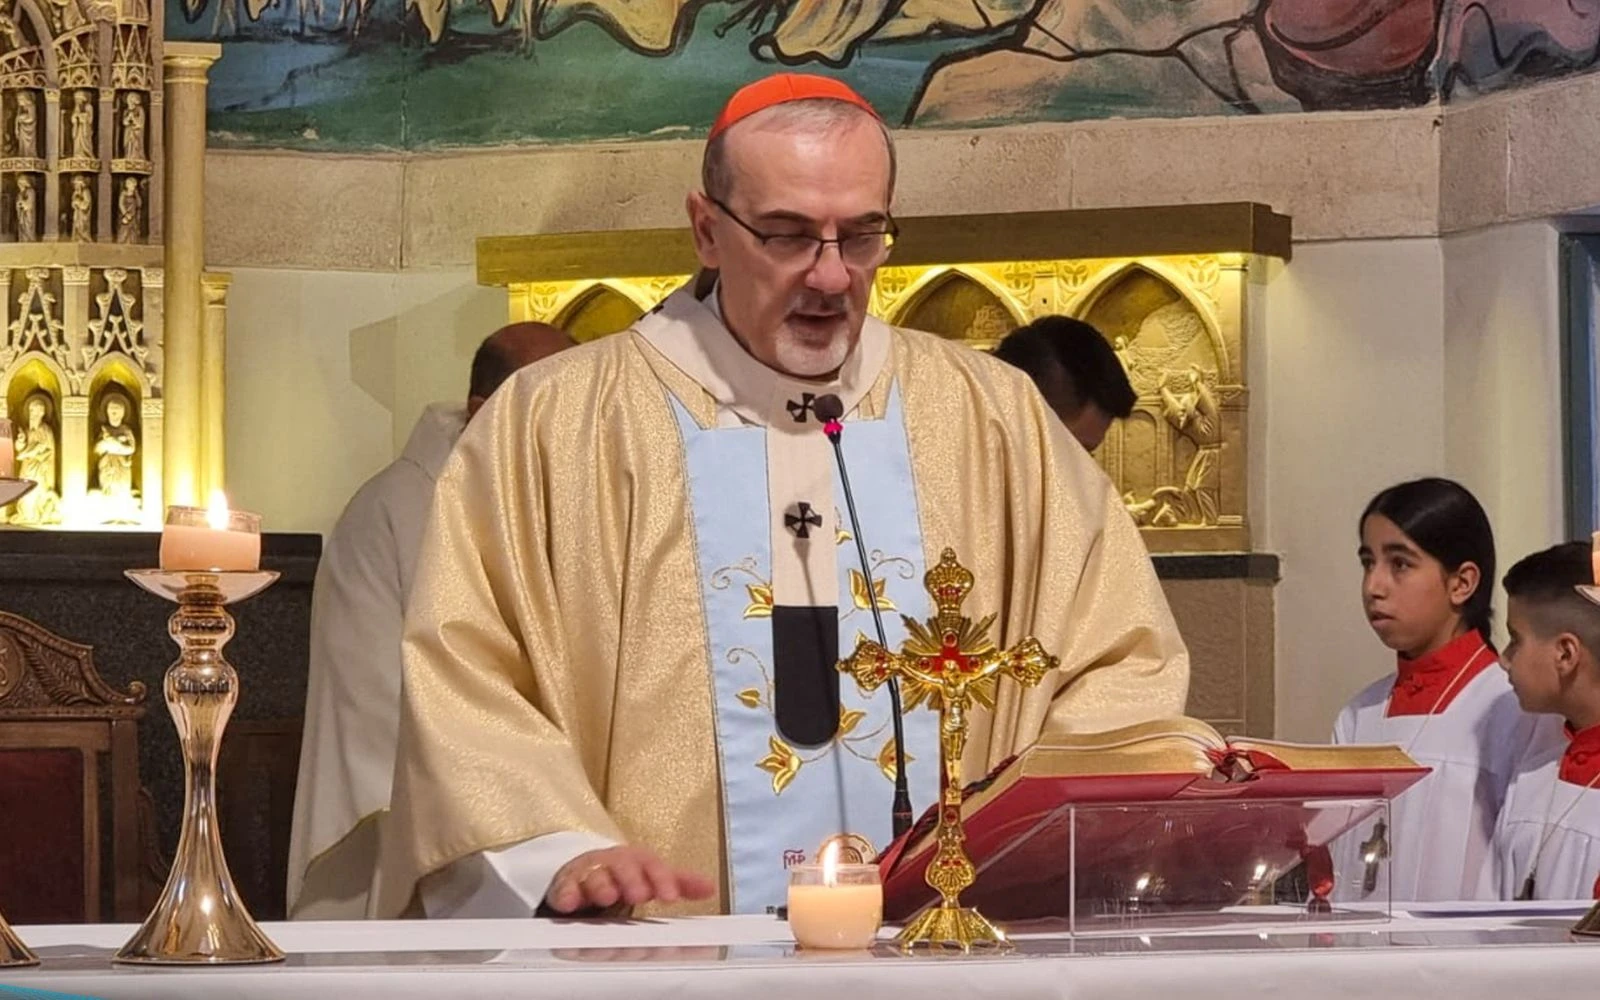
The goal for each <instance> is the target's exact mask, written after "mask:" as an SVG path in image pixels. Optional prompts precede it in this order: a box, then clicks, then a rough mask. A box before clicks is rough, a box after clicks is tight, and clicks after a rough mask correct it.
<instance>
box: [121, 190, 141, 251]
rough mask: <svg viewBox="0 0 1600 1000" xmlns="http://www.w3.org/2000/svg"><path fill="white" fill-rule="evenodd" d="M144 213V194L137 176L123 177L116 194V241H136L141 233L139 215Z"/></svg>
mask: <svg viewBox="0 0 1600 1000" xmlns="http://www.w3.org/2000/svg"><path fill="white" fill-rule="evenodd" d="M143 214H144V195H143V194H141V193H140V192H139V179H138V178H137V177H124V178H123V179H122V191H121V193H120V194H118V195H117V242H118V243H137V242H139V238H140V236H142V235H143V232H142V229H143V227H142V226H141V224H140V216H142V215H143Z"/></svg>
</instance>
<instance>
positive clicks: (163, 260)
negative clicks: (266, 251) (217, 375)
mask: <svg viewBox="0 0 1600 1000" xmlns="http://www.w3.org/2000/svg"><path fill="white" fill-rule="evenodd" d="M163 11H164V7H163V6H162V4H160V3H159V2H153V0H0V417H6V416H9V417H10V418H11V420H12V423H13V424H14V425H16V426H17V427H18V428H19V431H20V432H21V433H22V435H23V436H24V437H25V438H26V439H27V440H28V441H29V442H32V443H33V444H34V445H35V447H34V453H35V454H36V455H44V454H45V452H46V451H48V452H49V454H48V456H47V460H48V461H49V462H50V463H53V464H52V466H51V467H50V468H49V469H44V468H43V467H42V466H37V465H36V469H37V470H38V471H40V472H41V473H45V474H46V475H47V478H48V480H49V484H48V486H46V485H44V482H43V480H41V486H40V487H39V488H37V489H35V491H34V493H33V494H32V495H31V496H30V498H29V502H28V503H27V504H19V505H17V506H16V507H15V508H13V509H12V510H11V511H10V512H9V513H4V512H0V521H4V520H6V518H8V517H9V519H10V523H13V524H21V525H27V526H30V527H100V526H107V525H130V526H135V525H142V526H145V527H150V526H155V525H159V524H160V521H161V512H162V510H163V506H164V501H165V498H164V495H163V494H164V492H166V491H165V490H164V483H166V484H167V485H170V481H171V478H172V475H173V471H174V470H173V469H172V468H171V467H170V466H171V465H172V464H173V463H172V454H171V453H172V452H173V450H174V449H172V448H171V447H169V445H170V444H171V443H170V442H168V441H166V439H165V435H164V433H163V432H164V429H165V425H166V424H167V422H168V418H169V416H170V415H171V414H172V413H174V412H177V411H182V412H183V413H184V414H185V416H186V418H188V419H189V420H190V422H191V423H193V422H194V421H193V418H192V416H191V415H192V414H193V413H195V412H196V411H197V410H198V408H199V407H200V401H199V399H198V384H199V379H198V377H192V378H189V377H186V378H185V379H184V380H183V382H184V385H183V386H181V387H180V386H175V385H173V384H172V382H173V378H172V372H171V371H170V370H169V368H170V366H169V356H170V355H172V354H173V345H174V344H175V343H179V342H182V343H183V345H184V348H185V349H186V350H187V351H188V353H187V354H186V355H185V357H186V358H193V357H198V356H199V355H200V354H201V353H202V351H201V344H200V341H201V337H202V332H201V330H200V328H199V327H200V325H201V324H200V316H201V310H202V307H201V304H200V296H201V289H200V275H199V274H198V272H197V271H196V273H193V274H190V273H189V272H190V271H191V270H196V268H198V266H199V265H198V261H199V260H200V258H199V257H198V256H197V255H196V254H194V253H190V254H188V255H187V257H184V258H183V259H184V260H185V261H187V260H190V259H192V260H193V261H195V262H196V263H195V265H194V266H193V267H186V268H184V269H180V270H179V271H177V272H174V270H173V268H172V267H171V266H169V265H168V263H167V258H168V255H169V247H168V246H167V243H168V239H167V237H168V236H169V235H170V236H171V237H172V238H173V239H175V240H178V241H179V242H181V243H183V244H184V246H185V247H188V246H189V245H191V244H194V243H195V242H196V240H197V239H198V237H199V233H198V228H197V227H195V226H192V225H191V226H182V225H174V224H172V222H173V220H174V219H179V220H180V221H181V216H180V215H177V214H174V213H169V212H168V210H167V209H168V206H166V205H164V204H163V197H162V191H163V178H164V174H165V173H166V171H167V170H168V169H171V168H172V165H171V164H170V163H169V162H168V161H169V160H170V159H171V157H170V156H169V154H170V153H171V149H170V148H169V147H171V146H174V145H187V146H193V145H194V144H195V143H198V144H199V148H201V149H202V150H203V144H204V127H205V126H204V112H203V103H202V104H201V105H200V109H201V110H200V114H199V116H198V118H196V116H195V115H194V114H193V113H190V114H188V115H186V116H185V118H184V120H182V121H179V120H177V119H175V118H174V119H172V120H168V119H169V118H170V117H171V110H172V109H171V106H170V105H171V102H170V101H168V100H167V99H166V95H164V94H163V87H164V86H168V85H170V84H171V83H172V82H173V80H174V79H183V80H184V81H185V82H190V81H192V76H193V74H192V70H191V71H190V72H189V75H188V76H186V77H185V76H182V75H181V74H180V76H178V77H173V78H172V79H168V77H169V76H170V75H171V74H170V73H169V72H168V68H167V67H166V66H165V65H164V64H165V63H173V64H174V65H177V66H180V67H183V68H184V69H188V68H189V66H190V64H194V63H197V62H198V63H199V64H200V65H202V66H203V65H205V64H208V63H209V62H210V60H211V59H214V58H215V54H214V52H213V51H212V50H213V49H214V48H215V47H214V46H201V47H199V48H198V49H196V47H194V46H183V45H177V44H174V45H167V44H165V43H164V42H163V40H162V24H163ZM191 50H193V51H191ZM203 89H204V72H203V70H202V71H201V73H200V90H201V94H202V101H203ZM183 96H184V97H185V99H186V100H187V97H188V95H187V94H185V95H183ZM192 103H193V102H192V100H187V104H192ZM186 107H187V105H186ZM194 174H196V171H195V170H194V169H193V168H192V167H189V168H186V169H184V170H178V171H177V172H175V173H174V174H173V179H174V181H176V182H181V183H179V185H178V186H179V188H180V189H181V190H185V191H189V192H192V195H193V198H194V199H196V200H198V198H199V196H200V179H199V177H198V176H191V175H194ZM192 211H193V209H191V208H185V209H183V212H185V213H187V212H192ZM174 298H182V299H183V302H182V303H174V302H173V299H174ZM190 298H192V299H193V306H192V308H188V305H189V301H188V300H189V299H190ZM178 305H183V306H184V307H185V308H183V309H181V310H180V309H178V308H177V306H178ZM180 313H181V315H180ZM175 319H176V326H173V323H172V322H170V321H174V320H175ZM190 344H192V345H193V346H192V347H190V346H188V345H190ZM185 374H186V375H187V369H186V371H185ZM196 375H197V373H196ZM191 383H192V387H191ZM30 400H43V401H44V407H43V408H44V409H45V410H46V411H47V416H46V417H44V418H43V419H38V420H35V419H33V416H32V415H33V413H34V412H37V411H38V410H39V409H40V407H38V406H31V407H30V404H29V401H30ZM218 406H220V402H219V403H218ZM203 416H204V415H202V420H203ZM219 419H220V418H219ZM30 421H31V424H30ZM188 436H192V437H195V438H196V439H198V438H199V437H200V435H198V434H193V433H192V432H191V433H190V435H188ZM46 443H49V444H50V448H49V449H45V448H44V447H43V445H44V444H46ZM192 447H195V446H187V445H186V446H185V447H180V448H178V449H177V452H178V454H179V458H180V461H179V462H178V463H177V464H178V465H179V466H180V468H179V470H178V471H179V472H181V473H183V474H184V475H185V476H186V477H189V478H192V477H193V471H192V468H191V467H197V466H199V465H201V464H203V462H205V461H206V457H205V456H202V455H196V456H192V457H191V456H189V455H187V454H186V453H185V450H186V448H192ZM44 460H46V459H39V460H38V461H44ZM218 464H219V465H220V458H219V459H218ZM102 480H104V481H102ZM187 481H188V480H187V479H186V482H187Z"/></svg>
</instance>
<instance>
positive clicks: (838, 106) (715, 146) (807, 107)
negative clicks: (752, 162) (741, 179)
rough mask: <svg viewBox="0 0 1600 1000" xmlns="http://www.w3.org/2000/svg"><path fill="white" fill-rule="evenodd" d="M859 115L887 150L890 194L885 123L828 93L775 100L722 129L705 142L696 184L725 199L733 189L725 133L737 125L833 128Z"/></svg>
mask: <svg viewBox="0 0 1600 1000" xmlns="http://www.w3.org/2000/svg"><path fill="white" fill-rule="evenodd" d="M863 118H865V119H867V120H868V121H870V122H872V123H873V124H874V125H876V126H878V131H879V132H880V133H882V135H883V144H884V146H885V148H887V149H888V151H889V191H888V194H889V196H890V197H891V198H892V197H893V196H894V179H895V172H896V166H895V155H894V137H893V136H891V135H890V134H889V127H888V126H887V125H885V124H884V123H883V120H882V119H880V118H878V117H877V116H876V115H871V114H868V113H867V111H866V110H865V109H863V108H859V107H857V106H856V105H854V104H849V103H847V102H845V101H836V100H834V99H832V98H828V97H811V98H806V99H804V100H799V101H786V102H785V103H783V104H775V105H773V106H772V107H770V108H766V109H763V110H761V111H758V112H756V113H755V114H754V115H751V116H750V117H749V118H746V119H745V120H744V121H742V122H736V123H734V125H733V126H732V127H730V128H729V129H727V131H724V132H722V133H721V134H719V135H717V136H716V137H715V138H713V139H712V140H711V141H710V142H708V143H706V151H705V156H704V158H703V159H702V160H701V161H700V186H701V187H702V188H703V189H704V190H705V193H706V194H707V195H709V196H710V197H712V198H715V199H717V200H718V201H727V200H728V196H729V195H730V194H732V192H733V163H732V162H731V161H730V160H729V157H728V145H727V140H728V133H729V132H732V131H734V129H736V128H738V127H739V126H740V125H744V124H755V125H756V126H758V127H760V128H764V129H767V130H768V131H773V132H821V133H824V134H825V133H829V132H834V131H837V130H840V129H843V128H846V127H848V126H850V125H855V124H857V123H858V122H860V121H861V120H862V119H863Z"/></svg>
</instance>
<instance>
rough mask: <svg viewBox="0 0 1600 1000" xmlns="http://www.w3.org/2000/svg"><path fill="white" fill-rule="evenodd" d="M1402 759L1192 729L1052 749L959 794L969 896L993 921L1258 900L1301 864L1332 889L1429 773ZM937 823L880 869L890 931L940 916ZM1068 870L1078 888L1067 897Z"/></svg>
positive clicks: (1064, 743) (1066, 740)
mask: <svg viewBox="0 0 1600 1000" xmlns="http://www.w3.org/2000/svg"><path fill="white" fill-rule="evenodd" d="M1428 770H1429V769H1428V768H1426V767H1423V766H1422V765H1420V764H1418V763H1416V762H1415V761H1414V760H1412V759H1411V758H1410V757H1408V756H1407V755H1406V754H1405V753H1404V752H1403V751H1401V750H1400V748H1399V747H1393V746H1323V745H1306V744H1294V743H1281V742H1273V741H1268V740H1254V739H1248V738H1245V737H1234V738H1231V739H1230V738H1227V737H1224V736H1222V735H1221V734H1220V733H1218V732H1217V731H1216V730H1215V729H1213V728H1211V727H1210V726H1208V725H1206V724H1205V723H1203V722H1200V721H1199V720H1196V719H1164V720H1159V721H1156V722H1149V723H1143V724H1140V725H1137V726H1130V727H1128V728H1125V729H1118V730H1112V731H1110V732H1105V733H1093V734H1086V735H1072V736H1052V737H1046V738H1045V739H1044V740H1041V741H1040V742H1039V743H1037V744H1035V745H1034V746H1032V747H1029V748H1028V749H1027V750H1025V751H1023V752H1022V753H1020V754H1018V755H1017V756H1016V757H1013V758H1011V759H1010V760H1008V761H1006V762H1004V763H1003V764H1001V765H1000V767H998V768H996V769H995V771H994V772H993V773H992V774H990V775H989V776H988V777H986V778H984V779H983V780H982V781H979V782H976V783H974V784H973V785H971V786H969V787H968V788H967V789H965V790H964V792H963V795H964V799H963V803H962V817H963V820H964V826H965V830H966V850H967V854H968V856H969V857H970V858H971V859H972V862H973V864H974V866H976V868H977V870H978V881H977V884H976V885H974V886H973V887H972V888H971V889H969V890H967V891H966V892H965V893H963V894H962V897H961V901H962V903H963V905H966V906H974V907H976V908H977V909H979V910H980V911H982V912H983V914H984V915H985V916H988V917H991V918H994V919H997V920H1025V919H1035V918H1043V917H1062V916H1066V915H1067V913H1068V907H1069V904H1070V901H1071V897H1072V896H1073V895H1074V893H1075V894H1076V896H1077V906H1078V912H1079V913H1080V914H1082V913H1084V912H1106V911H1107V910H1108V908H1109V909H1115V908H1117V907H1125V906H1126V905H1127V904H1128V903H1129V902H1130V901H1133V902H1137V903H1139V904H1140V905H1143V906H1146V907H1163V906H1164V907H1170V908H1176V909H1186V910H1194V909H1206V908H1219V907H1223V906H1230V905H1235V904H1237V903H1243V902H1248V901H1251V900H1259V899H1260V896H1261V891H1262V889H1263V888H1264V887H1270V886H1271V884H1272V883H1273V882H1274V881H1276V880H1277V879H1278V878H1279V877H1280V876H1282V875H1284V874H1285V873H1287V872H1289V871H1291V870H1292V869H1293V868H1295V867H1296V866H1298V865H1300V864H1301V863H1302V862H1305V864H1306V868H1307V872H1308V876H1309V881H1310V882H1311V883H1312V885H1313V889H1314V890H1315V889H1316V888H1318V887H1319V885H1320V883H1322V882H1324V881H1326V885H1320V888H1321V889H1322V890H1323V891H1324V892H1325V891H1326V888H1328V887H1331V878H1332V873H1331V871H1330V870H1328V869H1329V868H1330V866H1329V863H1328V860H1327V852H1326V850H1325V847H1326V845H1327V843H1328V842H1329V841H1331V840H1332V839H1333V838H1335V837H1337V836H1338V835H1340V834H1341V833H1344V832H1345V831H1346V830H1349V829H1351V828H1352V827H1354V826H1356V825H1357V824H1359V823H1361V822H1362V821H1363V820H1365V819H1367V818H1368V817H1369V816H1370V815H1371V814H1372V813H1373V812H1374V811H1376V809H1377V808H1378V807H1377V806H1375V805H1372V804H1370V801H1369V803H1368V804H1367V805H1365V806H1361V805H1358V804H1353V803H1351V802H1350V801H1349V800H1378V799H1383V800H1387V799H1393V798H1394V797H1395V796H1397V795H1399V794H1400V793H1401V792H1403V791H1404V790H1405V789H1406V788H1408V787H1410V786H1411V785H1412V784H1414V783H1415V782H1416V781H1418V780H1419V779H1421V778H1422V777H1423V776H1424V775H1426V774H1427V773H1428ZM935 817H936V810H934V809H930V810H928V812H927V813H926V814H925V815H924V816H923V818H922V820H921V821H919V822H918V823H917V824H916V826H914V827H913V828H912V829H911V831H910V832H909V833H907V834H906V835H905V836H904V837H901V838H900V839H898V840H896V841H895V842H894V843H893V844H891V845H890V846H889V848H888V849H887V850H885V851H884V852H883V854H882V855H881V856H880V857H879V867H880V869H881V871H882V873H883V884H884V916H885V918H886V919H888V920H892V921H903V920H906V919H908V918H910V917H911V916H913V915H915V914H916V912H917V911H919V910H921V909H922V908H924V907H925V906H928V905H930V904H932V903H934V902H936V901H937V894H936V893H935V892H934V891H933V890H932V889H930V888H929V887H928V885H927V883H926V882H924V881H923V873H924V872H925V871H926V869H927V866H928V862H929V860H930V859H931V858H932V857H933V854H934V850H935V847H936V844H935V840H934V821H935ZM1074 868H1076V870H1077V873H1078V878H1077V883H1076V885H1075V886H1074V884H1073V882H1072V872H1073V870H1074Z"/></svg>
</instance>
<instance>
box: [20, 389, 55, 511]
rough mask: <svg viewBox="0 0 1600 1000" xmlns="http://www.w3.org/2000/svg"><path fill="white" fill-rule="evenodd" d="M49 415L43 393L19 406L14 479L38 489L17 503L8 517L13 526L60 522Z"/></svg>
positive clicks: (53, 447) (33, 395)
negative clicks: (23, 481)
mask: <svg viewBox="0 0 1600 1000" xmlns="http://www.w3.org/2000/svg"><path fill="white" fill-rule="evenodd" d="M50 411H51V405H50V397H49V396H48V395H47V394H45V393H43V392H35V393H33V394H32V395H30V396H29V397H28V398H27V399H26V400H25V401H24V402H23V404H22V423H21V426H20V427H18V428H17V438H16V440H15V441H13V442H12V444H14V445H15V446H16V452H17V475H18V477H20V478H22V479H31V480H33V481H34V482H35V483H38V484H39V485H37V486H35V487H34V488H33V491H32V492H31V493H29V494H28V495H27V496H25V497H23V498H22V499H21V500H18V501H17V503H16V506H15V507H14V508H13V510H12V514H11V520H12V521H13V522H14V523H16V524H54V523H55V522H57V521H59V520H60V519H61V497H60V496H59V495H58V494H57V493H56V431H55V427H54V426H53V425H52V423H51V412H50Z"/></svg>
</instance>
